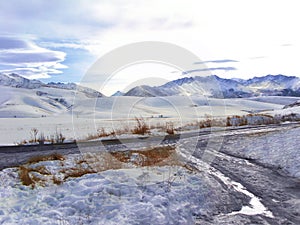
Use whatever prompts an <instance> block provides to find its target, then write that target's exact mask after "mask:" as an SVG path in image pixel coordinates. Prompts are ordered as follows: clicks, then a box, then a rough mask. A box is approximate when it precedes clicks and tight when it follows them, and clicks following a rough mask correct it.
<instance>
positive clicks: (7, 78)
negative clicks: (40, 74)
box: [0, 73, 43, 89]
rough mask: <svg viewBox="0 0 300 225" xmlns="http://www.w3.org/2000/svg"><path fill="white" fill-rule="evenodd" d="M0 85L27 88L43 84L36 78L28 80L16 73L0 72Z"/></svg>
mask: <svg viewBox="0 0 300 225" xmlns="http://www.w3.org/2000/svg"><path fill="white" fill-rule="evenodd" d="M0 85H2V86H9V87H16V88H28V89H34V88H39V87H41V86H43V83H42V82H41V81H38V80H29V79H26V78H25V77H22V76H20V75H18V74H15V73H12V74H9V75H7V74H0Z"/></svg>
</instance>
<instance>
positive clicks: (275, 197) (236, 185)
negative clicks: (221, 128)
mask: <svg viewBox="0 0 300 225" xmlns="http://www.w3.org/2000/svg"><path fill="white" fill-rule="evenodd" d="M299 131H300V128H299V127H298V125H297V124H296V125H291V126H285V127H284V128H282V129H278V127H274V128H267V129H255V130H252V131H251V130H247V129H244V130H241V131H237V130H235V131H229V132H225V136H224V139H223V144H222V146H221V149H220V150H219V151H216V149H207V150H208V151H207V153H208V154H209V155H211V156H212V157H213V160H212V161H211V162H210V163H207V162H203V151H204V149H205V148H206V146H208V144H207V142H209V140H211V138H212V135H215V136H216V135H218V134H219V133H215V134H212V135H210V134H208V135H206V136H200V137H190V138H189V137H186V138H184V139H180V141H179V142H178V143H177V145H176V146H177V148H176V152H177V154H178V155H179V156H180V157H178V159H179V160H180V161H182V162H184V163H186V165H187V167H186V166H181V165H180V164H178V165H161V166H155V165H153V166H149V167H143V168H140V167H136V166H135V165H134V164H132V163H128V164H126V165H125V166H122V168H120V169H119V168H114V169H107V170H104V171H102V172H101V171H99V172H97V173H93V174H86V175H83V176H80V177H77V178H76V177H68V178H67V179H65V181H64V182H63V183H62V184H60V185H55V184H53V182H51V179H50V178H48V179H46V182H44V187H43V186H41V185H37V186H36V187H35V188H34V189H31V188H30V187H28V186H24V185H22V184H21V182H20V180H19V176H18V169H17V168H7V169H4V170H2V171H1V172H0V181H1V186H0V189H1V192H0V193H1V195H0V197H1V199H0V200H1V201H0V202H1V205H0V221H1V222H2V223H3V224H230V223H233V224H299V222H300V215H299V211H300V204H299V199H300V184H299V172H300V167H299V162H300V159H299V154H297V153H298V151H299V147H298V146H299V143H298V142H299V139H298V138H297V134H298V132H299ZM195 140H196V142H197V146H196V148H195V150H194V151H191V148H192V147H193V144H194V143H195ZM271 142H272V143H274V144H273V145H272V144H271V145H270V148H267V146H268V143H269V144H270V143H271ZM134 146H135V144H134V143H132V145H131V147H133V148H134ZM137 146H138V145H137ZM263 146H264V147H263ZM282 146H284V149H285V150H284V151H282ZM117 148H118V145H116V146H115V149H117ZM239 149H241V151H238V150H239ZM89 150H90V151H91V149H89ZM90 154H91V155H90V156H89V158H91V156H92V158H93V157H95V158H97V157H96V156H95V155H93V154H92V153H90ZM132 156H134V155H132ZM80 157H81V156H80V155H78V154H73V155H68V156H66V159H65V160H64V161H46V162H40V163H37V164H33V165H31V166H32V167H37V166H45V167H46V168H47V169H48V170H49V171H51V173H52V174H55V175H56V176H57V177H60V176H61V177H62V178H63V177H64V176H65V174H67V173H68V172H69V171H71V170H72V168H73V167H78V160H80ZM138 158H139V157H133V158H132V160H137V159H138ZM204 161H205V160H204ZM96 162H102V163H105V160H103V158H101V157H100V158H97V160H96ZM108 164H109V165H112V164H111V163H108ZM89 165H90V166H91V167H92V168H94V167H95V165H94V164H89ZM105 165H106V164H105ZM183 165H184V164H183ZM62 169H66V170H64V172H59V171H62ZM45 176H46V177H47V175H45Z"/></svg>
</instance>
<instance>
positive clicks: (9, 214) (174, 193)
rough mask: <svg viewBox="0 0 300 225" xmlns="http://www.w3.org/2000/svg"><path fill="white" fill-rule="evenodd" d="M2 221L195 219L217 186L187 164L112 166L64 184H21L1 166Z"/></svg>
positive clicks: (184, 221)
mask: <svg viewBox="0 0 300 225" xmlns="http://www.w3.org/2000/svg"><path fill="white" fill-rule="evenodd" d="M0 176H1V187H0V193H1V195H0V198H1V200H0V202H1V205H0V223H1V224H21V223H22V224H193V223H194V222H195V215H199V214H205V212H206V211H207V210H209V209H211V208H213V207H212V205H211V204H212V202H215V201H216V199H217V194H218V193H217V191H215V189H216V187H215V186H214V185H216V184H213V183H211V182H208V180H207V179H205V178H203V177H201V176H199V174H197V173H195V172H191V171H189V170H187V169H185V168H183V167H171V166H164V167H152V168H148V169H146V168H144V169H141V168H131V169H120V170H108V171H104V172H100V173H96V174H87V175H84V176H82V177H80V178H76V179H69V180H67V181H66V182H65V183H63V184H62V185H59V186H56V185H50V186H47V187H36V188H35V189H31V188H30V187H27V186H23V185H21V184H20V182H19V179H18V175H17V169H15V168H13V169H6V170H4V171H1V173H0Z"/></svg>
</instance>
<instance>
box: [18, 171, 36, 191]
mask: <svg viewBox="0 0 300 225" xmlns="http://www.w3.org/2000/svg"><path fill="white" fill-rule="evenodd" d="M29 172H30V170H29V169H28V168H26V167H25V166H20V167H19V177H20V180H21V182H22V184H23V185H26V186H29V185H34V184H35V182H34V181H33V180H32V179H31V177H30V176H29Z"/></svg>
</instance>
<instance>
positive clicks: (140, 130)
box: [132, 117, 150, 135]
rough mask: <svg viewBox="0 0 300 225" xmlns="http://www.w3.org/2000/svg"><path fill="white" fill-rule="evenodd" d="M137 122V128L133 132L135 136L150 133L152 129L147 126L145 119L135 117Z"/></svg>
mask: <svg viewBox="0 0 300 225" xmlns="http://www.w3.org/2000/svg"><path fill="white" fill-rule="evenodd" d="M135 121H136V126H135V128H134V129H133V130H132V133H133V134H140V135H144V134H147V133H150V128H149V126H148V125H147V124H146V122H145V120H144V118H142V117H141V118H137V117H135Z"/></svg>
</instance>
